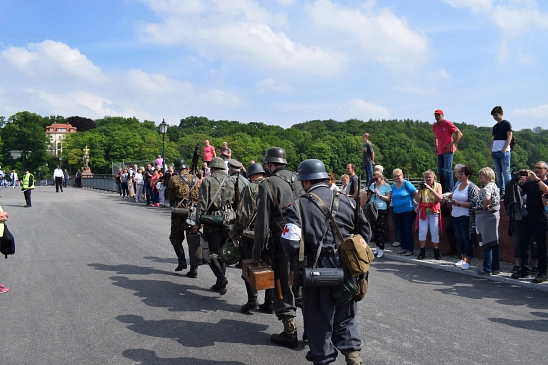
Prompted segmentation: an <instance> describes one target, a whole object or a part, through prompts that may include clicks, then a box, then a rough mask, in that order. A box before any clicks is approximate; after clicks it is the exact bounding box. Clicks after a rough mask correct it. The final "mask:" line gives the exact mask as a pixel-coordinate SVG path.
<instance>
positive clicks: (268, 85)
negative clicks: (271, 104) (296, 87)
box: [256, 79, 291, 94]
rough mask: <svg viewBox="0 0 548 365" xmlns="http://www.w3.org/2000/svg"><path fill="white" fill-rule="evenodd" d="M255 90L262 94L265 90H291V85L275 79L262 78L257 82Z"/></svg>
mask: <svg viewBox="0 0 548 365" xmlns="http://www.w3.org/2000/svg"><path fill="white" fill-rule="evenodd" d="M256 87H257V92H258V93H259V94H264V93H265V92H267V91H277V92H288V91H291V87H290V86H289V85H287V84H285V83H283V82H279V81H276V80H274V79H264V80H261V81H259V82H258V83H257V85H256Z"/></svg>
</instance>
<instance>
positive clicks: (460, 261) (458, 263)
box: [455, 260, 464, 267]
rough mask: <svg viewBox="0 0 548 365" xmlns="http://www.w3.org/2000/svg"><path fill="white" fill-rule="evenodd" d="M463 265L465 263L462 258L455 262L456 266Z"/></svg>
mask: <svg viewBox="0 0 548 365" xmlns="http://www.w3.org/2000/svg"><path fill="white" fill-rule="evenodd" d="M462 265H464V261H462V260H459V262H457V263H455V266H456V267H462Z"/></svg>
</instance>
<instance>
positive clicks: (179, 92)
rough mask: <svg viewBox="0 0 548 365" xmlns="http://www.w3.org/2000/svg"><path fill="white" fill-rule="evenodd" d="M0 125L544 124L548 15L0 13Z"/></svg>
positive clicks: (534, 5)
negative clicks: (0, 121) (201, 121)
mask: <svg viewBox="0 0 548 365" xmlns="http://www.w3.org/2000/svg"><path fill="white" fill-rule="evenodd" d="M0 24H1V28H0V116H2V115H3V116H5V117H8V116H10V115H12V114H14V113H16V112H18V111H24V110H28V111H31V112H35V113H38V114H40V115H44V116H46V115H62V116H65V117H69V116H73V115H78V116H82V117H89V118H92V119H96V118H101V117H103V116H105V115H113V116H114V115H116V116H118V115H120V116H126V117H131V116H135V117H137V118H139V119H140V120H144V119H148V120H154V121H156V122H157V123H158V122H161V120H162V119H163V118H165V120H166V122H168V123H170V124H178V123H179V120H180V119H181V118H185V117H187V116H190V115H197V116H205V117H208V118H210V119H227V120H237V121H240V122H243V123H247V122H263V123H267V124H273V125H280V126H282V127H284V128H287V127H289V126H291V125H293V124H295V123H302V122H305V121H308V120H314V119H335V120H338V121H344V120H348V119H351V118H357V119H361V120H368V119H405V118H409V119H413V120H423V121H430V122H433V121H434V119H433V112H434V110H435V109H438V108H440V109H443V110H444V112H445V116H446V118H447V119H449V120H452V121H454V122H466V123H469V124H474V125H478V126H492V125H493V124H494V123H495V122H494V121H493V119H492V118H491V116H490V111H491V109H492V108H493V107H494V106H496V105H501V106H502V107H503V108H504V110H505V117H506V118H507V119H508V120H510V122H511V123H512V125H513V127H514V129H515V130H519V129H523V128H534V127H536V126H541V127H543V128H547V127H546V126H547V125H548V123H546V115H547V114H548V86H547V85H548V84H547V82H546V80H548V69H547V67H546V64H547V56H548V42H547V39H548V2H546V1H540V0H539V1H534V0H500V1H499V0H417V1H406V0H385V1H382V0H377V1H333V0H316V1H306V0H300V1H299V0H268V1H266V0H265V1H256V0H202V1H200V0H94V1H75V0H64V1H61V0H50V1H43V0H26V1H15V0H0Z"/></svg>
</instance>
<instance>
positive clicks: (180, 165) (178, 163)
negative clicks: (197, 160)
mask: <svg viewBox="0 0 548 365" xmlns="http://www.w3.org/2000/svg"><path fill="white" fill-rule="evenodd" d="M173 167H175V170H182V169H186V168H187V166H186V162H185V160H184V159H182V158H176V159H175V161H174V162H173Z"/></svg>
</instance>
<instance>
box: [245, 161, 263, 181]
mask: <svg viewBox="0 0 548 365" xmlns="http://www.w3.org/2000/svg"><path fill="white" fill-rule="evenodd" d="M255 174H266V172H265V171H264V169H263V165H261V164H260V163H257V162H255V163H252V164H251V165H249V167H248V168H247V174H246V175H245V176H246V177H247V178H249V177H251V175H255Z"/></svg>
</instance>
